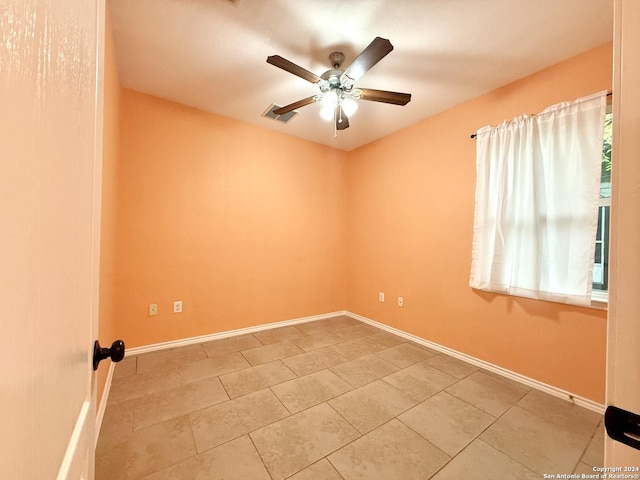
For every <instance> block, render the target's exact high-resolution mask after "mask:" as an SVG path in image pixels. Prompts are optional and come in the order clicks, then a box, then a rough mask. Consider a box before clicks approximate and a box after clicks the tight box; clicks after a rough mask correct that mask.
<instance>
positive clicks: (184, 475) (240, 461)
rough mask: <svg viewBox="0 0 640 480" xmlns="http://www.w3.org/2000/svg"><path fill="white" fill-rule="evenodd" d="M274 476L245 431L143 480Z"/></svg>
mask: <svg viewBox="0 0 640 480" xmlns="http://www.w3.org/2000/svg"><path fill="white" fill-rule="evenodd" d="M178 479H184V480H271V477H270V476H269V473H267V470H266V468H264V464H263V463H262V460H261V459H260V456H259V455H258V452H256V449H255V447H254V446H253V443H252V442H251V439H250V438H249V437H248V436H247V435H245V436H243V437H239V438H236V439H235V440H232V441H230V442H229V443H225V444H224V445H220V446H219V447H216V448H212V449H211V450H207V451H206V452H204V453H201V454H199V455H196V456H194V457H191V458H189V459H187V460H185V461H183V462H180V463H178V464H176V465H173V466H172V467H169V468H167V469H164V470H162V471H160V472H158V473H154V474H151V475H149V476H147V477H144V479H143V480H178Z"/></svg>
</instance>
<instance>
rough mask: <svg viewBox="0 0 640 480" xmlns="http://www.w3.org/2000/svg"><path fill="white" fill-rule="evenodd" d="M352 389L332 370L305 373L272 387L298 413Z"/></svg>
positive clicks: (287, 405) (291, 409)
mask: <svg viewBox="0 0 640 480" xmlns="http://www.w3.org/2000/svg"><path fill="white" fill-rule="evenodd" d="M349 390H351V386H350V385H349V384H348V383H347V382H345V381H344V380H342V379H341V378H340V377H338V376H337V375H336V374H335V373H333V372H332V371H331V370H320V371H319V372H315V373H312V374H310V375H305V376H304V377H300V378H296V379H294V380H289V381H288V382H284V383H281V384H280V385H275V386H273V387H271V391H273V393H275V394H276V396H277V397H278V398H279V399H280V401H281V402H282V403H283V404H284V406H285V407H287V410H289V411H290V412H291V413H297V412H299V411H300V410H304V409H305V408H309V407H312V406H314V405H317V404H319V403H322V402H324V401H326V400H330V399H332V398H334V397H337V396H338V395H342V394H343V393H345V392H348V391H349Z"/></svg>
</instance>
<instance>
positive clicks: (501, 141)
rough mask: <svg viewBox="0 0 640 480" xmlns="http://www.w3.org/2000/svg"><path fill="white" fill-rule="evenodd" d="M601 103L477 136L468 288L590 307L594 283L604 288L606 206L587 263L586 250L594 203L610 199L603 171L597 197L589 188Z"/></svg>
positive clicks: (588, 101)
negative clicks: (595, 250)
mask: <svg viewBox="0 0 640 480" xmlns="http://www.w3.org/2000/svg"><path fill="white" fill-rule="evenodd" d="M606 103H607V102H606V92H599V93H597V94H594V95H590V96H588V97H583V98H581V99H578V100H575V101H573V102H563V103H559V104H556V105H552V106H551V107H549V108H547V109H545V110H544V111H543V112H541V113H540V114H537V115H524V116H521V117H517V118H515V119H514V120H513V121H511V122H506V121H505V122H503V123H502V124H500V125H498V126H496V127H483V128H481V129H479V130H478V131H477V134H476V205H475V214H474V235H473V245H472V260H471V274H470V278H469V285H470V286H471V287H472V288H476V289H479V290H485V291H490V292H497V293H502V294H507V295H516V296H521V297H528V298H533V299H539V300H547V301H553V302H561V303H570V304H574V305H581V306H590V305H591V304H592V300H593V299H595V298H594V295H592V291H593V284H594V279H595V280H597V283H598V286H600V288H605V287H606V283H607V279H606V277H607V271H606V270H607V261H606V258H607V253H608V252H607V250H608V243H607V242H608V223H609V210H608V208H609V207H608V204H603V205H602V208H601V209H600V220H599V228H598V229H596V230H598V232H597V240H598V241H597V244H596V246H597V252H595V256H594V243H593V242H594V240H595V238H594V237H596V235H595V234H596V232H595V231H594V227H596V222H597V214H598V212H597V211H595V210H594V203H595V202H598V201H599V198H600V197H601V196H602V197H604V198H606V197H605V195H606V196H610V195H609V194H608V193H605V191H606V190H607V189H606V184H607V183H609V182H608V179H609V175H610V174H609V172H610V168H609V166H608V165H605V167H604V170H605V175H604V177H603V182H604V184H605V190H604V191H603V195H600V192H599V189H598V188H597V187H598V186H597V185H595V184H594V179H596V178H598V173H599V172H600V171H602V168H603V167H602V150H603V147H602V145H603V143H604V138H603V137H604V131H603V120H604V119H605V118H606V110H607V105H606ZM608 143H610V142H608ZM594 263H597V267H596V268H595V273H593V269H592V265H593V264H594ZM597 300H601V299H597Z"/></svg>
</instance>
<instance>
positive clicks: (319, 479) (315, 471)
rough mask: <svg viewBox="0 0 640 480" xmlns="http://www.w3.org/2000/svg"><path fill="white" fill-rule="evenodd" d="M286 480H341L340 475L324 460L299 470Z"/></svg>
mask: <svg viewBox="0 0 640 480" xmlns="http://www.w3.org/2000/svg"><path fill="white" fill-rule="evenodd" d="M288 480H343V478H342V475H340V474H339V473H338V471H337V470H336V469H335V468H333V465H331V464H330V463H329V461H328V460H327V459H326V458H323V459H322V460H320V461H318V462H316V463H314V464H313V465H311V466H309V467H307V468H305V469H304V470H301V471H300V472H298V473H296V474H295V475H293V476H291V477H289V479H288Z"/></svg>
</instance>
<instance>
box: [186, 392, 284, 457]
mask: <svg viewBox="0 0 640 480" xmlns="http://www.w3.org/2000/svg"><path fill="white" fill-rule="evenodd" d="M288 415H289V412H288V411H287V409H286V408H284V406H283V405H282V403H280V401H279V400H278V399H277V398H276V397H275V395H274V394H273V393H272V392H271V390H269V389H265V390H261V391H259V392H254V393H251V394H249V395H246V396H244V397H240V398H236V399H234V400H229V401H228V402H224V403H220V404H218V405H214V406H212V407H208V408H205V409H204V410H199V411H197V412H194V413H192V414H190V418H191V425H192V427H193V436H194V437H195V440H196V445H197V447H198V452H203V451H205V450H208V449H209V448H212V447H217V446H218V445H222V444H223V443H226V442H228V441H229V440H233V439H234V438H237V437H240V436H242V435H246V434H247V433H249V432H252V431H254V430H257V429H258V428H261V427H264V426H265V425H269V424H270V423H273V422H275V421H277V420H280V419H281V418H284V417H286V416H288Z"/></svg>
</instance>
